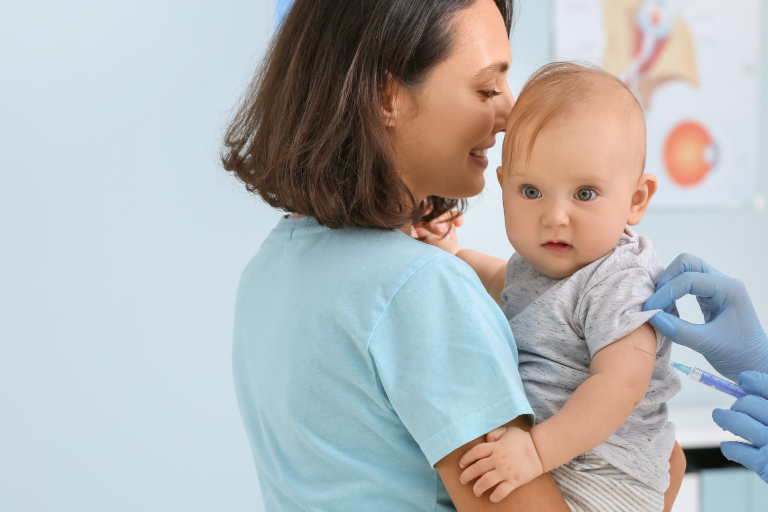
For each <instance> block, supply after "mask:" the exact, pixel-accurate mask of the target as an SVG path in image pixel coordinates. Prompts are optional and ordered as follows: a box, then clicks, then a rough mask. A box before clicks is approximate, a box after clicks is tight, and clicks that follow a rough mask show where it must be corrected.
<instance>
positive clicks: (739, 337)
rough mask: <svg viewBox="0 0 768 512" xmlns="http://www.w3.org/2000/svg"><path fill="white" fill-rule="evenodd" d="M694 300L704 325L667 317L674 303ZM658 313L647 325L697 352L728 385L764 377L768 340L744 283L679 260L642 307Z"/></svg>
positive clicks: (693, 261)
mask: <svg viewBox="0 0 768 512" xmlns="http://www.w3.org/2000/svg"><path fill="white" fill-rule="evenodd" d="M688 294H692V295H696V297H697V299H698V301H699V307H700V308H701V312H702V313H703V314H704V320H705V322H706V323H704V324H701V325H696V324H691V323H688V322H685V321H683V320H681V319H680V318H678V317H676V316H674V315H671V314H669V313H670V312H671V310H672V308H673V307H674V306H675V301H676V300H677V299H679V298H681V297H683V296H685V295H688ZM643 309H644V310H645V311H650V310H652V309H662V310H664V311H662V312H659V313H657V314H656V315H655V316H654V317H653V318H651V320H649V323H650V324H651V325H652V326H654V327H655V328H656V329H657V330H658V331H659V332H661V333H662V334H663V335H664V336H666V337H667V338H669V339H671V340H672V341H674V342H675V343H678V344H680V345H683V346H686V347H688V348H691V349H693V350H695V351H696V352H699V353H700V354H702V355H703V356H704V357H706V358H707V361H709V362H710V364H711V365H712V366H714V367H715V369H716V370H717V371H718V372H720V373H721V374H723V375H725V376H726V377H728V378H729V379H731V380H736V379H737V378H738V375H739V373H741V372H743V371H747V370H753V371H758V372H763V373H766V372H768V337H766V335H765V332H764V331H763V328H762V326H761V325H760V321H759V320H758V318H757V314H756V313H755V308H754V307H753V306H752V301H751V300H750V299H749V294H748V293H747V289H746V287H745V286H744V283H742V282H741V281H739V280H738V279H733V278H730V277H728V276H726V275H724V274H722V273H721V272H718V271H717V270H716V269H715V268H714V267H712V266H711V265H709V264H707V263H706V262H705V261H704V260H702V259H700V258H697V257H696V256H691V255H690V254H681V255H680V256H678V257H677V258H675V261H673V262H672V263H671V264H670V265H669V267H667V269H666V270H665V271H664V273H663V274H662V275H661V278H660V279H659V282H658V283H657V284H656V293H654V294H653V295H652V296H651V297H650V298H649V299H648V301H647V302H646V303H645V306H644V307H643Z"/></svg>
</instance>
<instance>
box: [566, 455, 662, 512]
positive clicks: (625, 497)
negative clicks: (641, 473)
mask: <svg viewBox="0 0 768 512" xmlns="http://www.w3.org/2000/svg"><path fill="white" fill-rule="evenodd" d="M551 473H552V476H553V477H554V479H555V482H557V485H558V486H559V487H560V492H561V493H563V497H564V498H565V502H566V503H567V504H568V507H569V508H570V509H571V511H572V512H617V511H626V512H630V511H632V512H634V511H644V512H662V511H663V510H664V493H662V492H661V491H658V490H656V489H652V488H651V487H648V486H647V485H645V484H644V483H642V482H640V481H638V480H636V479H635V478H633V477H631V476H629V475H628V474H626V473H624V472H623V471H621V470H620V469H618V468H616V467H614V466H612V465H611V464H610V463H608V462H607V461H605V460H604V459H602V458H600V457H598V456H597V455H595V454H594V453H592V452H587V453H585V454H584V455H580V456H579V457H577V458H576V459H574V460H573V461H571V462H569V463H568V464H566V465H564V466H561V467H559V468H557V469H555V470H554V471H552V472H551Z"/></svg>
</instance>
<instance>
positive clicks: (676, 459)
mask: <svg viewBox="0 0 768 512" xmlns="http://www.w3.org/2000/svg"><path fill="white" fill-rule="evenodd" d="M685 466H686V461H685V454H684V453H683V449H682V448H680V445H679V444H677V441H675V447H674V448H672V455H671V456H670V457H669V487H667V491H666V492H665V493H664V512H671V510H672V505H673V504H674V503H675V498H677V493H678V492H680V486H681V485H682V483H683V475H684V474H685Z"/></svg>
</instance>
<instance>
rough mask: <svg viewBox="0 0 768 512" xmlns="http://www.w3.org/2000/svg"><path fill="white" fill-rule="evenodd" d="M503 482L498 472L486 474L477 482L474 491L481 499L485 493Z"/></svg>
mask: <svg viewBox="0 0 768 512" xmlns="http://www.w3.org/2000/svg"><path fill="white" fill-rule="evenodd" d="M501 480H502V478H501V475H500V474H499V472H498V471H489V472H488V473H486V474H484V475H483V476H482V477H481V478H480V480H478V481H477V482H475V485H474V487H472V490H473V491H474V493H475V496H477V497H478V498H479V497H480V496H482V495H483V493H484V492H485V491H487V490H488V489H490V488H491V487H493V486H494V485H496V484H498V483H499V482H501Z"/></svg>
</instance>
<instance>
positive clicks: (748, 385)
mask: <svg viewBox="0 0 768 512" xmlns="http://www.w3.org/2000/svg"><path fill="white" fill-rule="evenodd" d="M739 385H740V386H741V387H743V388H744V389H746V390H747V391H749V392H750V393H755V394H757V395H759V396H762V397H763V398H768V375H766V374H765V373H757V372H744V373H742V374H741V375H739ZM712 419H714V420H715V423H717V424H718V425H719V426H720V427H721V428H723V429H724V430H728V431H730V432H733V433H734V434H736V435H737V436H739V437H743V438H744V439H746V440H747V441H749V442H750V443H752V446H749V445H748V444H745V443H738V442H735V441H729V442H727V443H722V444H721V445H720V449H721V450H722V451H723V455H725V457H726V458H727V459H728V460H732V461H735V462H738V463H739V464H742V465H743V466H746V467H748V468H749V469H751V470H752V471H754V472H755V473H757V475H758V476H759V477H760V478H762V479H763V481H764V482H768V402H766V401H765V400H761V399H760V398H758V397H757V396H745V397H744V398H739V399H738V400H736V402H735V403H734V404H733V405H732V406H731V409H730V410H725V409H715V410H714V411H713V412H712Z"/></svg>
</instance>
